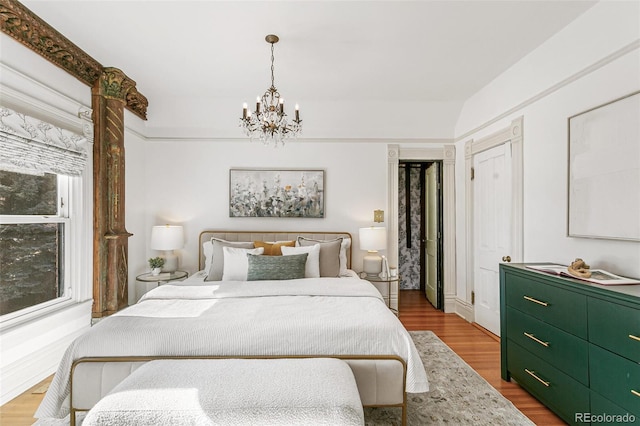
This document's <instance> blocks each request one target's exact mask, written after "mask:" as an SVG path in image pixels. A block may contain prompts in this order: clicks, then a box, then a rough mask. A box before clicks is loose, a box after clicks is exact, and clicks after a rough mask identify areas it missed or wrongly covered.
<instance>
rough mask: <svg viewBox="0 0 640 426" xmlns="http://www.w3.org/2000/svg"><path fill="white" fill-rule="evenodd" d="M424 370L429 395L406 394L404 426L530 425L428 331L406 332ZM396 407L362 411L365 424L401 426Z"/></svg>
mask: <svg viewBox="0 0 640 426" xmlns="http://www.w3.org/2000/svg"><path fill="white" fill-rule="evenodd" d="M409 333H410V334H411V337H412V338H413V341H414V342H415V344H416V348H417V349H418V352H420V356H421V358H422V362H423V363H424V367H425V369H426V370H427V377H428V378H429V388H430V390H429V392H426V393H419V394H412V393H410V394H407V407H408V409H407V424H408V425H412V426H422V425H443V424H449V425H474V426H479V425H487V426H493V425H533V422H531V420H529V419H528V418H527V417H526V416H525V415H524V414H522V412H520V411H519V410H518V409H517V408H516V407H515V406H514V405H513V404H512V403H511V401H509V400H508V399H506V398H505V397H503V396H502V395H501V394H500V392H498V391H497V390H496V389H495V388H493V386H491V385H490V384H489V383H488V382H487V381H486V380H485V379H483V378H482V377H481V376H480V375H479V374H478V373H476V372H475V371H474V370H473V369H472V368H471V367H470V366H469V364H467V363H466V362H464V361H463V360H462V358H460V357H459V356H458V355H457V354H456V353H455V352H453V350H451V348H449V347H448V346H447V345H446V344H444V342H443V341H442V340H440V339H439V338H438V337H437V336H436V335H435V334H434V333H433V332H431V331H411V332H409ZM401 420H402V413H401V410H400V409H399V408H365V425H367V426H383V425H399V424H401Z"/></svg>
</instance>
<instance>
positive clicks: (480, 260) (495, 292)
mask: <svg viewBox="0 0 640 426" xmlns="http://www.w3.org/2000/svg"><path fill="white" fill-rule="evenodd" d="M473 167H474V171H475V173H474V175H475V176H474V180H473V200H474V201H473V229H474V235H473V241H474V242H473V245H474V276H473V285H474V291H475V321H476V322H477V323H478V324H479V325H481V326H482V327H484V328H486V329H487V330H489V331H491V332H492V333H494V334H495V335H497V336H499V335H500V274H499V265H500V262H501V261H502V257H503V256H506V255H509V253H510V250H511V199H512V194H511V144H510V143H505V144H503V145H499V146H496V147H495V148H491V149H490V150H487V151H483V152H480V153H478V154H476V155H475V156H474V159H473Z"/></svg>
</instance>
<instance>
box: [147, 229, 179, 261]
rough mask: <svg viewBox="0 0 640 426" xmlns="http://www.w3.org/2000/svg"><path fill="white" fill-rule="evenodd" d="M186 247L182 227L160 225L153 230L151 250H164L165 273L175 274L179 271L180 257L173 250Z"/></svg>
mask: <svg viewBox="0 0 640 426" xmlns="http://www.w3.org/2000/svg"><path fill="white" fill-rule="evenodd" d="M183 246H184V231H183V229H182V226H176V225H160V226H154V227H153V228H152V229H151V248H152V249H154V250H163V251H164V254H163V255H162V257H163V258H164V267H163V268H162V270H163V271H164V272H174V271H176V270H177V269H178V256H176V254H175V253H174V252H173V250H177V249H181V248H182V247H183Z"/></svg>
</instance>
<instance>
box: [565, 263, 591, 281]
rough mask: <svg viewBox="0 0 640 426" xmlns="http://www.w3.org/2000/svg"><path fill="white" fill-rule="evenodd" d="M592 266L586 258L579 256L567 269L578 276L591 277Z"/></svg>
mask: <svg viewBox="0 0 640 426" xmlns="http://www.w3.org/2000/svg"><path fill="white" fill-rule="evenodd" d="M590 268H591V266H589V265H587V264H586V263H585V262H584V260H582V259H580V258H577V259H576V260H574V261H573V262H571V265H569V267H568V268H567V271H568V272H569V273H570V274H571V275H573V276H574V277H577V278H590V277H591V271H590V270H589V269H590Z"/></svg>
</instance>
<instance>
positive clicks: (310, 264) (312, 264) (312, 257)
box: [280, 244, 320, 278]
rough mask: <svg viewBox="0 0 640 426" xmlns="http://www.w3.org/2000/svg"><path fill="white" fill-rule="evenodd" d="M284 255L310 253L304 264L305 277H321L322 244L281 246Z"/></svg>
mask: <svg viewBox="0 0 640 426" xmlns="http://www.w3.org/2000/svg"><path fill="white" fill-rule="evenodd" d="M280 250H282V255H283V256H290V255H292V254H303V253H308V256H307V261H306V263H305V264H304V277H305V278H319V277H320V244H314V245H312V246H306V247H285V246H282V247H280Z"/></svg>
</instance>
